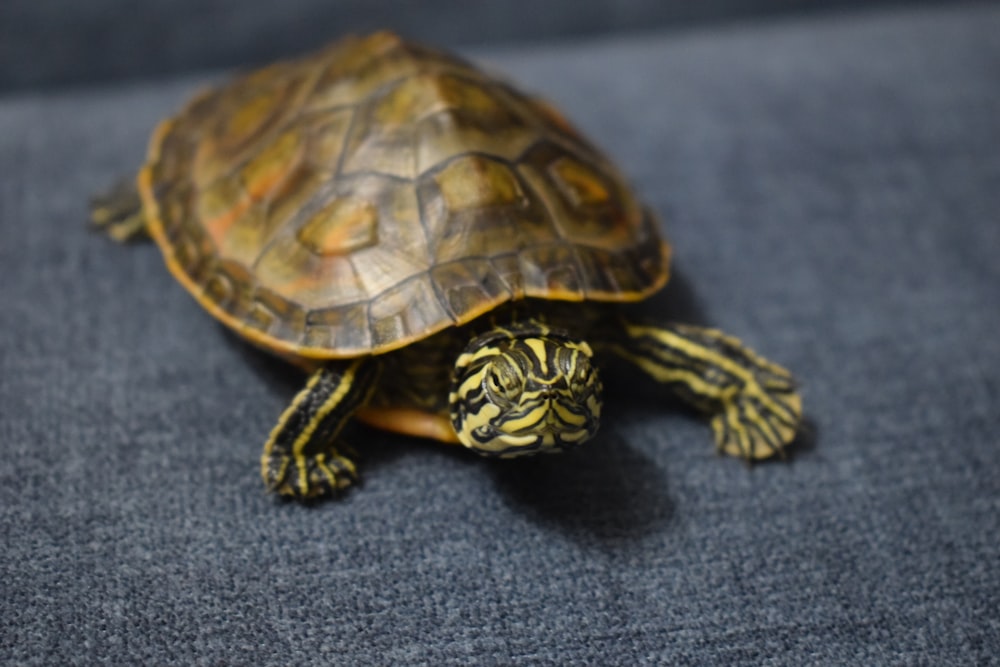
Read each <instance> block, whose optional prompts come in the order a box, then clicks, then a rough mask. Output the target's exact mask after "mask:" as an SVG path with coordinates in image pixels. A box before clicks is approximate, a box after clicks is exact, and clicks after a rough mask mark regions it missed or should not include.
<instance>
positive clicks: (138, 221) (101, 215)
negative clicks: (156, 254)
mask: <svg viewBox="0 0 1000 667" xmlns="http://www.w3.org/2000/svg"><path fill="white" fill-rule="evenodd" d="M90 221H91V223H93V225H94V227H96V228H97V229H101V230H103V231H104V232H105V233H106V234H107V235H108V236H110V237H111V238H113V239H114V240H115V241H118V242H120V243H124V242H127V241H135V240H139V239H145V238H147V234H146V218H145V216H144V215H143V213H142V200H141V199H140V198H139V191H138V190H136V187H135V179H133V178H129V179H124V180H122V181H120V182H119V183H117V184H116V185H115V186H114V187H112V188H111V189H110V190H109V191H107V192H105V193H102V194H100V195H98V196H96V197H94V198H93V199H92V200H91V201H90Z"/></svg>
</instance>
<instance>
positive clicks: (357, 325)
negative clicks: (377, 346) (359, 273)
mask: <svg viewBox="0 0 1000 667" xmlns="http://www.w3.org/2000/svg"><path fill="white" fill-rule="evenodd" d="M303 344H304V345H306V346H308V347H314V348H329V349H339V350H345V351H352V352H354V353H355V354H363V353H364V352H366V351H367V350H369V349H371V346H372V340H371V328H370V326H369V322H368V303H367V302H365V303H355V304H350V305H347V306H340V307H337V308H325V309H322V310H314V311H312V312H311V313H309V315H308V316H307V318H306V333H305V339H304V340H303Z"/></svg>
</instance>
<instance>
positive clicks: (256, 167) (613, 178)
mask: <svg viewBox="0 0 1000 667" xmlns="http://www.w3.org/2000/svg"><path fill="white" fill-rule="evenodd" d="M139 190H140V194H141V196H142V199H143V205H144V209H145V211H146V214H147V217H148V218H149V228H150V233H151V234H152V236H153V238H154V239H155V240H156V242H157V244H158V245H159V246H160V248H161V250H162V252H163V254H164V256H165V259H166V263H167V265H168V267H169V268H170V270H171V272H172V273H173V274H174V275H175V276H176V278H177V279H179V280H180V282H181V283H182V284H183V285H184V286H185V287H186V288H187V289H188V290H189V291H190V292H191V293H192V294H193V295H194V296H195V297H196V298H197V299H198V300H199V301H200V302H201V304H202V305H203V306H205V307H206V308H207V309H208V310H209V311H210V312H211V313H212V314H213V315H214V316H216V317H217V318H219V319H220V320H222V321H223V322H224V323H225V324H227V325H229V326H230V327H232V328H233V329H235V330H236V331H237V332H239V333H240V334H241V335H243V336H245V337H246V338H249V339H250V340H252V341H253V342H255V343H258V344H260V345H263V346H264V347H266V348H269V349H271V350H273V351H276V352H279V353H282V354H286V355H294V356H299V357H308V358H315V359H325V358H342V357H352V356H359V355H364V354H370V353H382V352H387V351H389V350H392V349H396V348H399V347H402V346H404V345H407V344H409V343H411V342H413V341H416V340H419V339H422V338H425V337H427V336H430V335H431V334H433V333H435V332H437V331H440V330H442V329H444V328H446V327H449V326H454V325H457V324H463V323H465V322H468V321H470V320H472V319H473V318H475V317H477V316H479V315H481V314H483V313H485V312H487V311H489V310H491V309H493V308H496V307H497V306H498V305H500V304H503V303H505V302H508V301H512V300H517V299H522V298H525V297H540V298H544V299H558V300H568V301H582V300H596V301H607V302H616V301H635V300H639V299H642V298H644V297H646V296H648V295H649V294H651V293H652V292H654V291H656V290H657V289H658V288H659V287H661V286H662V285H663V284H664V283H665V282H666V279H667V269H668V258H669V247H668V246H667V244H666V243H665V242H663V241H662V240H661V238H660V236H659V233H658V225H657V223H656V221H655V219H653V218H652V217H651V216H650V215H649V213H648V212H647V211H646V210H645V209H644V208H643V207H642V206H641V205H640V204H639V203H638V201H637V200H636V199H635V197H634V195H633V193H632V192H631V190H630V189H629V188H628V186H627V185H626V184H625V182H624V179H623V178H622V177H621V175H620V174H619V173H618V172H617V170H616V169H615V168H614V167H613V166H612V165H611V164H610V163H609V161H608V160H607V159H606V158H605V157H604V156H602V155H601V154H600V152H599V151H598V150H596V149H595V148H594V147H593V146H592V145H590V143H588V142H587V141H586V140H585V139H583V138H582V137H581V136H580V135H579V134H578V133H577V132H576V131H575V130H574V129H573V128H572V127H571V126H570V125H569V123H567V121H566V120H565V119H564V118H563V117H562V116H561V115H560V114H559V113H558V112H556V111H555V110H554V109H553V108H552V107H551V106H549V105H548V104H546V103H544V102H542V101H540V100H538V99H535V98H532V97H529V96H527V95H525V94H523V93H521V92H518V91H517V90H515V89H514V88H512V87H511V86H510V85H509V84H507V83H505V82H503V81H501V80H498V79H495V78H492V77H489V76H487V75H486V74H484V73H483V72H482V71H480V70H479V69H476V68H475V67H473V66H472V65H470V64H468V63H466V62H464V61H462V60H460V59H458V58H455V57H453V56H450V55H447V54H444V53H441V52H438V51H434V50H431V49H428V48H425V47H421V46H417V45H414V44H411V43H408V42H405V41H403V40H401V39H399V38H398V37H396V36H394V35H391V34H388V33H377V34H374V35H372V36H369V37H367V38H363V39H362V38H347V39H345V40H343V41H341V42H338V43H336V44H334V45H332V46H330V47H328V48H326V49H323V50H321V51H319V52H316V53H314V54H311V55H307V56H305V57H302V58H299V59H295V60H289V61H285V62H279V63H277V64H275V65H271V66H269V67H266V68H264V69H261V70H258V71H255V72H252V73H250V74H248V75H245V76H243V77H241V78H237V79H235V80H234V81H232V82H230V83H228V84H225V85H222V86H220V87H218V88H214V89H211V90H209V91H207V92H205V93H203V94H201V95H199V96H197V97H196V98H195V99H194V100H193V101H192V102H191V103H190V104H189V105H188V106H187V107H186V108H185V109H184V110H183V111H182V112H181V113H180V114H179V115H177V116H176V117H174V118H172V119H169V120H167V121H165V122H163V123H162V124H161V125H160V126H159V127H158V128H157V131H156V132H155V134H154V136H153V139H152V142H151V146H150V152H149V157H148V160H147V163H146V166H145V167H144V168H143V169H142V171H141V173H140V175H139Z"/></svg>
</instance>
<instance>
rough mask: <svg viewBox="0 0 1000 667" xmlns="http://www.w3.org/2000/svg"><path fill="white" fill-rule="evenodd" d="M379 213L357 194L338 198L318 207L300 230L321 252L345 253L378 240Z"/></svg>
mask: <svg viewBox="0 0 1000 667" xmlns="http://www.w3.org/2000/svg"><path fill="white" fill-rule="evenodd" d="M377 222H378V213H377V211H376V209H375V207H374V206H373V205H372V203H371V202H369V201H366V200H364V199H358V198H356V197H343V198H339V199H335V200H334V201H333V202H331V203H329V204H327V205H326V206H324V207H323V208H322V209H320V210H319V211H317V212H316V213H315V214H314V215H313V216H312V217H311V218H309V220H308V221H306V223H305V224H304V225H302V227H301V228H299V230H298V232H297V233H296V237H297V238H298V240H299V242H300V243H302V245H304V246H305V247H307V248H309V250H311V251H312V252H314V253H316V254H317V255H344V254H347V253H349V252H353V251H355V250H358V249H360V248H364V247H367V246H370V245H374V244H375V243H376V242H377V241H378V228H377Z"/></svg>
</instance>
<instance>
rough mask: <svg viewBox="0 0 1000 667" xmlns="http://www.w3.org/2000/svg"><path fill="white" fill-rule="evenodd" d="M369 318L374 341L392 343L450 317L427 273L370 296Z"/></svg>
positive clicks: (436, 324)
mask: <svg viewBox="0 0 1000 667" xmlns="http://www.w3.org/2000/svg"><path fill="white" fill-rule="evenodd" d="M370 318H371V329H372V339H373V340H372V342H373V344H375V345H380V344H381V345H391V344H392V343H394V342H396V341H399V340H404V339H406V338H408V337H410V336H413V335H415V334H418V333H420V332H423V331H427V330H428V329H430V328H432V327H437V326H438V325H440V323H441V322H443V321H446V320H449V319H450V317H449V314H448V311H447V310H446V309H445V308H444V306H443V305H442V304H441V301H440V299H439V298H438V295H437V292H436V291H435V290H434V286H433V285H432V284H431V280H430V276H429V275H427V274H426V273H425V274H420V275H417V276H414V277H413V278H410V279H409V280H407V281H405V282H403V283H401V284H399V285H397V286H396V287H393V288H392V289H389V290H386V291H385V292H383V293H382V294H380V295H378V296H377V297H375V298H374V299H372V303H371V309H370Z"/></svg>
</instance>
